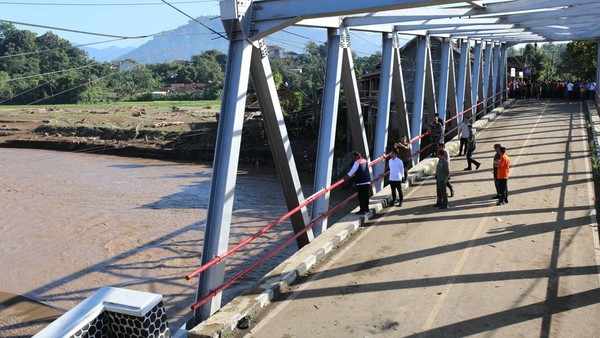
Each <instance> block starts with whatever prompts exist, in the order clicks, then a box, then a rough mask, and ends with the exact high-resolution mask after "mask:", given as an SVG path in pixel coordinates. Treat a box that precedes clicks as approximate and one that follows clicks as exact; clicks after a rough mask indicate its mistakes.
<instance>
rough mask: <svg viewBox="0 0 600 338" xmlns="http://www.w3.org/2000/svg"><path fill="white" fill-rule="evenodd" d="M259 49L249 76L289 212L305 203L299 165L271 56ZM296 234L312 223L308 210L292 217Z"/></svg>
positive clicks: (305, 239)
mask: <svg viewBox="0 0 600 338" xmlns="http://www.w3.org/2000/svg"><path fill="white" fill-rule="evenodd" d="M257 45H258V46H255V47H253V48H252V62H251V67H250V74H251V75H252V84H253V85H254V89H255V90H256V95H257V97H258V102H259V104H260V110H261V112H262V117H263V122H264V125H265V131H266V133H267V138H268V140H269V146H270V147H271V152H272V153H273V159H274V160H275V167H276V169H277V174H278V175H277V176H279V180H280V182H281V186H282V188H283V195H284V197H285V201H286V204H287V207H288V210H292V209H294V208H297V207H298V206H299V205H300V204H302V203H303V202H304V193H303V192H302V185H301V183H300V178H299V176H298V170H297V168H296V161H295V160H294V154H293V153H292V146H291V144H290V138H289V136H288V132H287V128H286V126H285V121H284V119H283V113H282V111H281V104H280V102H279V97H278V96H277V88H276V86H275V80H274V79H273V72H272V71H271V65H270V63H269V52H268V50H267V45H266V44H265V42H264V40H259V41H258V43H257ZM290 220H291V222H292V226H293V228H294V233H298V232H300V231H302V230H304V228H305V227H306V225H307V224H308V223H309V222H310V217H309V215H308V210H307V208H306V207H304V208H302V209H301V210H300V211H299V212H297V213H295V214H294V215H292V217H291V219H290ZM312 239H313V233H312V230H311V229H309V230H308V231H307V232H306V233H304V234H303V235H301V236H300V237H298V239H296V242H297V244H298V248H301V247H303V246H305V245H306V244H308V243H310V241H312Z"/></svg>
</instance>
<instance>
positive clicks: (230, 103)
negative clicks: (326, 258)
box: [194, 24, 252, 323]
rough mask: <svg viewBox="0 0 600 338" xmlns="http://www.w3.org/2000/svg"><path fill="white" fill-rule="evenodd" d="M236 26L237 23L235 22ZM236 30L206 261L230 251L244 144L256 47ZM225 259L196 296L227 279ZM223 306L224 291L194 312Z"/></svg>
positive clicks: (200, 316)
mask: <svg viewBox="0 0 600 338" xmlns="http://www.w3.org/2000/svg"><path fill="white" fill-rule="evenodd" d="M232 27H235V24H232ZM241 35H242V34H241V31H239V30H233V31H232V32H230V34H229V37H230V40H229V52H228V54H227V55H228V57H227V70H226V72H225V85H224V88H223V99H222V101H221V114H220V117H219V127H218V130H217V139H216V146H215V155H214V160H213V174H212V179H211V186H210V194H209V199H208V214H207V216H206V230H205V232H204V246H203V249H202V264H203V265H204V264H206V263H208V262H209V261H210V260H212V259H213V258H215V257H217V256H218V255H220V254H222V253H223V252H225V251H227V246H228V243H229V232H230V227H231V213H232V209H233V199H234V191H235V184H236V179H237V169H238V161H239V155H240V144H241V139H242V126H243V122H244V110H245V107H246V94H247V89H248V79H249V73H250V60H251V55H252V46H251V45H250V44H249V43H248V42H247V41H246V40H244V39H243V38H242V36H241ZM224 275H225V262H220V263H218V264H216V265H214V266H213V267H211V268H209V269H208V270H206V272H204V273H202V274H201V275H200V280H199V284H198V291H197V294H196V299H197V300H200V299H202V298H203V297H205V296H207V295H208V294H209V293H210V292H211V291H212V290H214V289H216V288H217V287H218V286H219V285H221V284H222V283H223V281H224ZM220 307H221V294H220V293H219V294H217V295H216V296H215V297H213V298H212V299H211V300H210V301H208V302H207V303H205V304H204V305H202V306H201V307H200V308H198V309H197V310H196V311H195V312H194V320H195V322H196V323H198V322H200V321H202V320H204V319H206V318H208V317H210V316H211V315H212V314H213V313H215V312H216V311H217V310H218V309H219V308H220Z"/></svg>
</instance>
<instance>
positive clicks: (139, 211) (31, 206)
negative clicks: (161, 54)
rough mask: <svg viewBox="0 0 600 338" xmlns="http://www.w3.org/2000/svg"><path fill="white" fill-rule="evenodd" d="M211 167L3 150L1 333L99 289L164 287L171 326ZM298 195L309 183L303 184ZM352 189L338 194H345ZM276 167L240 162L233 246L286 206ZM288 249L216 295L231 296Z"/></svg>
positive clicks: (178, 321)
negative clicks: (103, 287) (241, 163)
mask: <svg viewBox="0 0 600 338" xmlns="http://www.w3.org/2000/svg"><path fill="white" fill-rule="evenodd" d="M211 171H212V169H211V167H210V166H209V165H201V164H189V163H176V162H165V161H159V160H150V159H139V158H125V157H112V156H103V155H95V154H81V153H69V152H51V151H44V150H28V149H0V215H1V216H0V217H1V218H0V271H1V273H0V337H18V336H25V337H27V336H30V335H32V334H35V333H36V332H38V331H39V330H40V329H42V328H43V327H45V326H46V325H47V324H48V323H49V321H50V320H51V319H53V318H55V317H56V316H58V315H60V314H61V313H62V312H64V311H67V310H69V309H70V308H72V307H73V306H75V305H76V304H78V303H79V302H81V301H82V300H84V299H85V298H87V297H88V296H90V295H91V294H93V293H94V292H95V291H96V290H97V289H98V288H100V287H102V286H105V285H110V286H115V287H122V288H128V289H133V290H140V291H147V292H154V293H158V294H162V295H163V297H164V302H165V305H166V310H167V316H168V318H169V323H170V325H171V328H172V329H175V328H178V327H181V326H182V325H183V324H184V323H185V321H186V320H187V319H188V318H189V316H190V312H189V310H188V309H189V306H190V305H191V304H192V303H193V302H194V296H195V290H196V286H197V285H196V282H197V279H193V280H191V281H186V280H185V278H184V276H185V275H186V274H187V273H189V272H191V271H193V270H194V269H195V268H196V267H197V266H198V265H199V262H200V253H201V250H202V238H203V233H204V223H205V218H206V208H207V204H208V192H209V189H210V178H211ZM302 179H303V184H305V187H304V190H305V194H306V196H308V195H309V194H310V192H311V189H312V186H311V184H310V183H311V182H305V181H304V180H305V178H302ZM348 193H349V191H347V192H346V195H347V194H348ZM286 211H287V210H286V207H285V202H284V197H283V194H282V193H281V188H280V183H279V181H278V179H277V177H276V175H275V172H274V170H273V169H264V168H250V169H241V170H240V175H239V176H238V185H237V188H236V195H235V201H234V215H233V221H232V229H231V240H230V243H234V244H235V243H238V242H239V241H241V240H242V239H245V238H247V236H249V235H251V234H253V233H255V232H256V231H258V230H259V229H260V228H261V227H262V226H265V225H266V224H268V223H269V222H271V221H274V220H275V219H277V218H278V217H280V216H281V215H282V214H283V213H285V212H286ZM290 229H291V226H290V225H289V223H284V224H282V225H280V226H278V227H276V228H275V229H274V230H272V231H271V232H270V233H269V234H268V235H267V236H264V237H262V238H259V239H258V240H257V241H255V243H254V244H252V245H251V246H249V247H248V248H246V249H244V250H242V252H240V253H239V254H236V255H234V256H233V257H232V258H230V259H228V262H227V264H228V275H230V276H233V274H234V273H235V272H236V271H239V270H240V269H243V268H244V267H246V266H247V265H249V262H252V261H253V260H254V259H256V258H257V257H260V256H262V255H263V254H264V253H266V252H268V251H269V250H270V249H271V248H273V247H275V246H276V245H277V244H278V243H280V242H281V241H283V240H285V239H286V238H288V237H289V236H290V235H291V234H292V231H291V230H290ZM295 250H296V247H295V245H294V244H293V245H292V247H291V248H288V249H286V250H285V252H282V253H281V254H279V255H277V256H276V257H274V259H272V260H271V262H269V264H268V265H266V266H265V267H263V268H262V269H261V270H259V271H255V272H254V273H253V274H252V275H251V276H249V277H248V278H246V279H245V280H244V281H242V282H240V283H238V284H237V285H234V287H233V288H231V289H228V290H226V292H224V297H223V298H224V301H228V300H230V299H232V298H233V297H234V296H235V295H236V294H238V293H239V292H241V291H242V290H243V289H245V288H246V287H247V286H249V283H250V282H251V281H252V280H254V279H256V278H258V277H260V276H262V275H264V273H265V272H267V271H269V270H270V269H272V268H273V267H274V266H275V265H276V264H277V263H278V262H281V261H282V260H283V259H285V257H287V256H289V255H290V254H291V253H293V252H294V251H295Z"/></svg>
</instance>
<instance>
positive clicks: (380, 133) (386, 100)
mask: <svg viewBox="0 0 600 338" xmlns="http://www.w3.org/2000/svg"><path fill="white" fill-rule="evenodd" d="M382 38H383V53H382V56H381V73H380V74H381V76H380V78H379V102H378V104H377V125H376V128H375V144H374V145H373V154H374V156H375V157H379V156H381V155H383V154H384V153H385V150H386V149H385V145H386V143H387V139H388V129H389V128H388V126H389V124H390V108H391V94H392V64H393V62H394V59H393V55H394V47H393V40H392V35H391V34H390V33H383V34H382ZM384 170H385V163H384V162H383V161H382V162H379V163H377V164H375V165H374V166H373V175H374V177H378V176H379V175H381V174H383V171H384ZM383 183H384V182H383V180H381V181H379V182H377V183H376V184H375V191H376V192H378V191H380V190H381V189H383Z"/></svg>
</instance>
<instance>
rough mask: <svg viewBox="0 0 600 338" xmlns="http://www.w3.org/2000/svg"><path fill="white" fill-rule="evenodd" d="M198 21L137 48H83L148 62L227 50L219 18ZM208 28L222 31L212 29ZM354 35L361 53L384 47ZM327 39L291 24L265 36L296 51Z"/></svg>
mask: <svg viewBox="0 0 600 338" xmlns="http://www.w3.org/2000/svg"><path fill="white" fill-rule="evenodd" d="M196 20H197V22H196V21H192V20H190V21H189V22H188V23H187V24H185V25H183V26H180V27H178V28H176V29H173V30H170V31H165V32H162V33H160V34H158V35H156V36H154V37H153V38H152V39H151V40H150V41H148V42H146V43H144V44H142V45H141V46H139V47H137V48H133V47H129V48H119V47H114V46H111V47H108V48H105V49H96V48H89V47H83V49H84V50H85V51H86V52H88V55H89V56H90V57H91V58H94V59H96V60H97V61H101V62H104V61H115V60H124V59H131V60H135V61H137V62H139V63H145V64H150V63H163V62H171V61H175V60H190V59H191V58H192V56H193V55H199V54H201V53H202V52H203V51H206V50H211V49H216V50H219V51H221V52H223V53H227V49H228V41H227V40H226V39H225V38H223V37H221V36H220V35H222V36H225V33H224V32H223V25H222V23H221V20H220V19H219V17H208V16H201V17H198V18H197V19H196ZM206 27H209V28H210V29H211V30H213V31H215V32H217V33H219V34H216V33H213V32H211V30H209V29H208V28H206ZM374 37H375V38H374ZM351 38H352V50H353V51H354V52H356V53H357V54H358V55H359V56H369V55H371V54H373V53H375V52H376V51H379V50H381V47H380V46H381V42H380V41H381V37H378V36H377V35H376V34H369V33H353V35H352V36H351ZM326 40H327V31H326V30H325V29H314V28H303V27H289V28H286V29H284V30H281V31H279V32H277V33H275V34H273V35H271V36H269V37H267V38H265V41H266V42H267V45H277V46H279V47H281V48H283V49H285V50H286V51H292V52H296V53H302V52H303V50H304V47H305V46H306V44H307V43H308V42H310V41H314V42H315V43H317V44H319V45H320V44H323V43H324V42H325V41H326ZM373 41H376V42H373Z"/></svg>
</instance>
